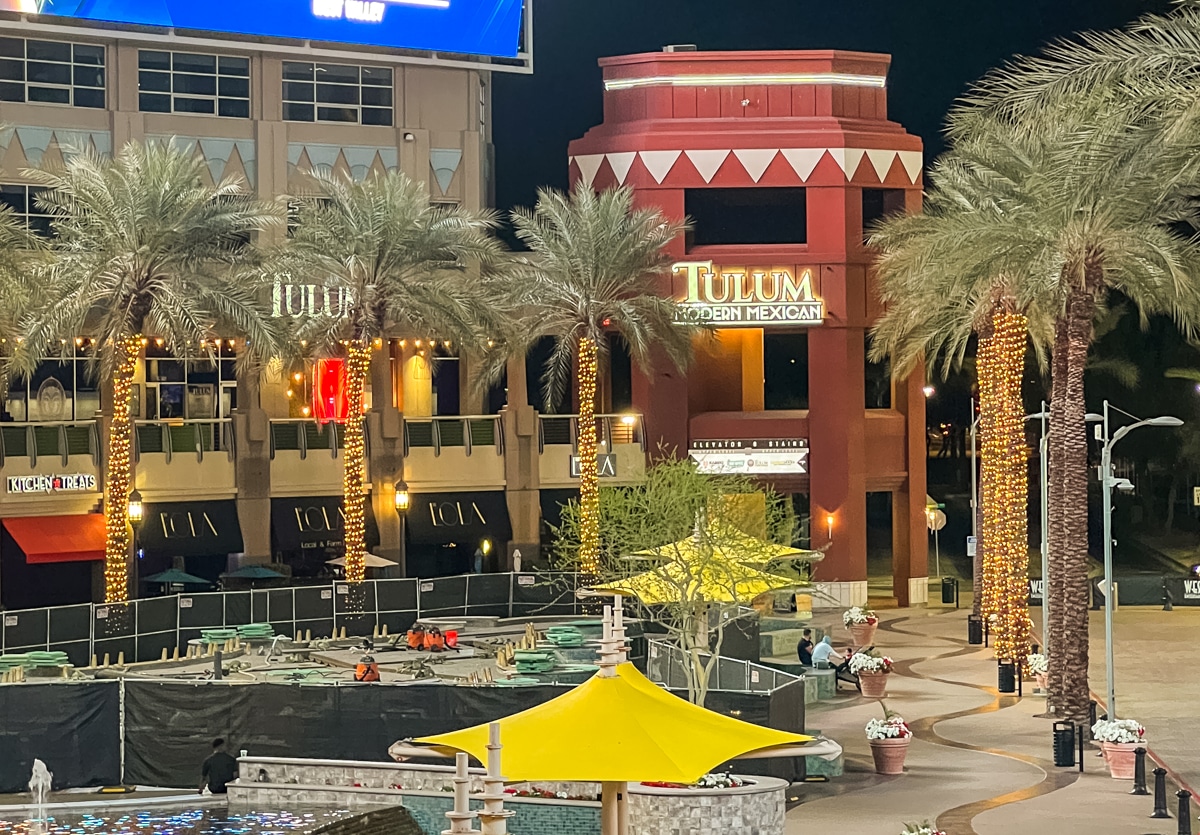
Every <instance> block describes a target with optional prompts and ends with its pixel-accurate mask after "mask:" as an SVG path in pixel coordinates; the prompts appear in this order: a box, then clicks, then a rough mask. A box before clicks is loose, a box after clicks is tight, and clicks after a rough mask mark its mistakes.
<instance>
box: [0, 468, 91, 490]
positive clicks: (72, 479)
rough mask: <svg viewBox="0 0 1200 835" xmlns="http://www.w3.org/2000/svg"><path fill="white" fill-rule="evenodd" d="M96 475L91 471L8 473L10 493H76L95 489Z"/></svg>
mask: <svg viewBox="0 0 1200 835" xmlns="http://www.w3.org/2000/svg"><path fill="white" fill-rule="evenodd" d="M96 489H97V487H96V476H95V475H94V474H92V473H65V474H63V475H10V476H9V477H8V492H10V493H77V492H86V491H91V490H96Z"/></svg>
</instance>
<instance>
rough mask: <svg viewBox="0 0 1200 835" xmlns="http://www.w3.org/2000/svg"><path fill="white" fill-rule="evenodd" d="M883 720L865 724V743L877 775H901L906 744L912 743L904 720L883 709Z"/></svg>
mask: <svg viewBox="0 0 1200 835" xmlns="http://www.w3.org/2000/svg"><path fill="white" fill-rule="evenodd" d="M884 711H885V714H884V715H885V717H886V718H884V719H872V720H871V721H870V722H868V723H867V743H868V744H869V745H870V746H871V756H872V757H873V758H874V759H875V772H876V773H877V774H903V773H904V758H905V757H907V756H908V743H909V742H911V741H912V735H913V734H912V731H911V730H909V727H908V725H907V724H906V723H905V721H904V718H903V717H901V716H899V715H898V714H895V713H892V712H891V711H889V710H887V709H886V708H884Z"/></svg>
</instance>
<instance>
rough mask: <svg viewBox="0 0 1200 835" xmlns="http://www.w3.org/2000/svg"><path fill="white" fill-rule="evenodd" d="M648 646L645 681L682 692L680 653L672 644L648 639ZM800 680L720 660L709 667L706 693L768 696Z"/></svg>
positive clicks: (761, 667)
mask: <svg viewBox="0 0 1200 835" xmlns="http://www.w3.org/2000/svg"><path fill="white" fill-rule="evenodd" d="M648 643H649V648H648V651H647V656H648V661H647V664H646V676H647V678H649V679H650V680H651V681H653V682H655V683H656V684H664V685H666V686H667V687H668V688H671V689H686V688H687V673H686V672H685V670H684V665H685V664H689V663H691V662H690V661H689V660H688V659H687V657H686V655H685V654H684V652H683V650H682V649H680V648H679V647H678V646H677V645H676V644H674V643H672V642H670V641H664V640H662V639H657V638H651V639H649V642H648ZM702 657H703V658H704V659H705V661H707V660H708V659H709V658H711V657H712V656H711V655H709V654H708V653H704V654H703V656H702ZM802 679H803V676H794V675H792V674H791V673H785V672H783V671H782V670H776V669H774V668H772V667H767V666H764V665H763V664H755V663H754V662H753V661H743V660H741V659H739V658H725V657H724V656H721V657H720V658H718V659H717V663H716V665H715V666H714V667H713V671H712V675H711V677H710V678H709V682H708V687H709V689H710V690H726V691H729V690H733V691H738V692H743V693H770V692H771V691H773V690H778V689H779V688H780V687H785V686H787V685H789V684H794V683H795V682H797V681H801V680H802Z"/></svg>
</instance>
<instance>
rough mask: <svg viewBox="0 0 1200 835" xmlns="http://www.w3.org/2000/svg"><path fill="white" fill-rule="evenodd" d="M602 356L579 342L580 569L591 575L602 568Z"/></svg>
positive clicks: (589, 342) (585, 342)
mask: <svg viewBox="0 0 1200 835" xmlns="http://www.w3.org/2000/svg"><path fill="white" fill-rule="evenodd" d="M599 354H600V350H599V346H597V344H596V343H595V342H594V341H593V340H591V339H586V338H584V339H581V340H579V513H580V518H579V566H580V568H581V569H582V570H583V571H584V572H585V573H588V574H594V573H595V572H596V571H597V570H598V569H599V567H600V487H599V482H600V473H599V469H598V467H597V462H596V455H597V447H596V375H597V373H598V367H599Z"/></svg>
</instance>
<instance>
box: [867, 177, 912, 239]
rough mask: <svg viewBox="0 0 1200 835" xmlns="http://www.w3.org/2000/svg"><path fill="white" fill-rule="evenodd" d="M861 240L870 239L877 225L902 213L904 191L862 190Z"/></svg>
mask: <svg viewBox="0 0 1200 835" xmlns="http://www.w3.org/2000/svg"><path fill="white" fill-rule="evenodd" d="M862 213H863V240H864V241H868V240H870V239H871V234H872V233H873V232H874V231H875V227H876V226H878V225H879V223H880V222H881V221H883V220H885V219H886V218H888V217H891V216H892V215H898V214H903V213H904V189H902V188H864V189H863V190H862Z"/></svg>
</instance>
